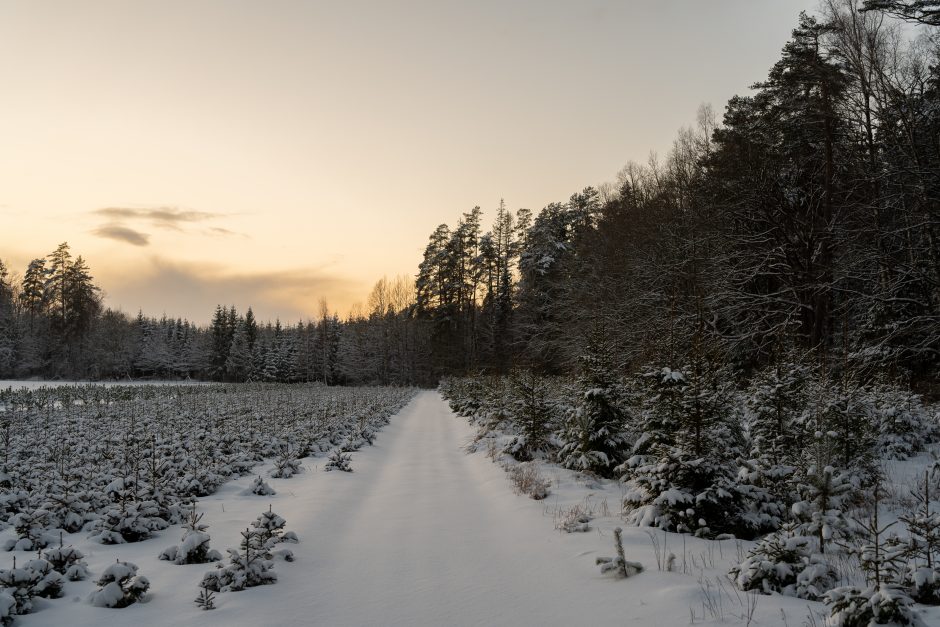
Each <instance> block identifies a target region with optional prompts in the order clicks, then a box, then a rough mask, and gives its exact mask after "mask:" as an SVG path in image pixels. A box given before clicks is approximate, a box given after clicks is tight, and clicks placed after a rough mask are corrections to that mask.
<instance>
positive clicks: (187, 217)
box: [92, 207, 224, 231]
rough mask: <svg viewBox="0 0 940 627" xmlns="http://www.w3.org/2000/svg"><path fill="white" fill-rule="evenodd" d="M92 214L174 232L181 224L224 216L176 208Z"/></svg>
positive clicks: (108, 210)
mask: <svg viewBox="0 0 940 627" xmlns="http://www.w3.org/2000/svg"><path fill="white" fill-rule="evenodd" d="M92 213H93V214H95V215H99V216H103V217H105V218H108V219H110V220H145V221H147V222H150V223H151V224H152V225H154V226H157V227H160V228H164V229H172V230H175V231H179V230H181V227H180V225H181V224H192V223H194V222H205V221H206V220H212V219H214V218H220V217H223V216H224V214H221V213H211V212H208V211H194V210H192V209H180V208H178V207H150V208H148V209H136V208H133V207H103V208H101V209H95V210H94V211H92Z"/></svg>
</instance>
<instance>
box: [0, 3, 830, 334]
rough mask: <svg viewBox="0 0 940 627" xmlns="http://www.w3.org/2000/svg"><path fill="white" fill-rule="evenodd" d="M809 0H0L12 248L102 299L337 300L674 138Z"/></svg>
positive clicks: (0, 190) (154, 307) (782, 34)
mask: <svg viewBox="0 0 940 627" xmlns="http://www.w3.org/2000/svg"><path fill="white" fill-rule="evenodd" d="M815 6H816V2H815V0H812V1H804V0H709V1H707V2H705V1H702V0H620V1H617V2H610V1H601V0H571V1H566V2H561V1H554V0H499V1H491V0H474V1H473V2H463V1H461V2H453V1H448V0H436V1H431V0H429V1H426V2H415V1H410V0H399V1H396V2H387V1H385V0H371V1H356V0H347V1H344V2H335V1H330V2H314V1H308V2H294V1H286V0H269V1H265V2H257V1H242V0H161V1H159V2H156V1H151V0H135V1H134V2H126V1H125V0H114V1H110V0H107V1H106V0H84V1H82V2H74V1H72V0H62V1H58V2H51V1H47V0H0V259H3V260H5V261H6V262H7V263H8V265H9V266H11V268H12V269H14V270H16V271H18V272H20V273H22V271H23V270H24V269H25V266H26V264H27V263H28V261H29V260H30V259H32V258H34V257H40V256H43V255H46V254H48V253H50V252H52V251H53V250H54V249H55V247H56V246H57V245H58V244H59V243H60V242H62V241H68V242H69V244H70V246H71V248H72V251H73V254H76V255H77V254H80V255H82V256H83V257H84V258H85V260H86V261H87V262H88V264H89V265H90V267H91V269H92V273H93V274H94V276H95V279H96V281H97V282H98V284H99V285H101V287H102V288H103V291H104V294H105V301H106V304H108V305H109V306H112V307H115V308H120V309H122V310H124V311H127V312H131V313H136V312H137V310H138V309H142V310H143V311H144V312H145V313H146V314H149V315H156V316H159V315H161V314H164V313H166V314H167V315H170V316H173V317H177V316H180V317H186V318H189V319H190V320H194V321H198V322H205V321H207V320H208V319H209V317H210V316H211V314H212V310H213V309H214V307H215V305H216V304H217V303H229V304H234V305H236V306H237V307H238V308H239V310H240V311H241V310H244V309H245V308H246V307H247V306H249V305H251V306H252V307H253V309H254V311H255V312H256V314H257V315H258V316H259V318H261V319H263V320H264V319H273V318H275V317H280V318H281V319H282V320H290V321H293V320H298V319H302V318H303V319H306V318H308V317H312V316H314V315H315V314H316V312H317V309H318V301H319V300H320V299H321V298H325V299H326V300H327V302H328V303H329V305H330V307H331V309H333V310H337V311H339V312H340V313H344V312H346V311H348V310H349V308H350V306H351V305H352V304H353V303H355V302H357V301H358V302H364V301H365V300H366V298H367V295H368V292H369V290H370V289H371V286H372V285H373V284H374V283H375V281H376V280H378V279H379V278H381V277H382V276H389V277H393V276H397V275H402V274H407V275H413V274H414V273H415V272H416V268H417V264H418V263H419V261H420V260H421V254H422V251H423V249H424V246H425V245H426V243H427V238H428V236H429V235H430V233H431V231H433V230H434V228H435V227H436V226H437V225H438V224H441V223H448V224H451V225H453V224H455V223H456V221H457V219H458V218H459V217H460V214H461V213H462V212H465V211H469V210H470V209H471V208H472V207H474V206H475V205H479V206H481V207H482V208H483V210H484V212H485V216H488V217H492V215H493V213H494V212H495V209H496V207H497V206H498V205H499V202H500V199H501V198H502V199H505V201H506V203H507V206H508V207H509V208H510V209H513V210H515V209H518V208H520V207H527V208H530V209H532V210H534V211H537V210H538V209H540V208H541V207H543V206H545V205H546V204H548V203H550V202H553V201H564V200H565V199H567V198H568V197H569V196H570V195H571V194H572V193H574V192H576V191H578V190H580V189H581V188H583V187H585V186H587V185H598V184H600V183H603V182H604V181H610V180H613V179H614V178H615V176H616V173H617V171H618V170H619V169H620V168H621V167H622V166H623V165H624V164H625V163H627V162H628V161H630V160H634V161H646V159H647V157H648V155H649V153H650V151H651V150H654V151H656V152H658V153H660V154H665V153H666V152H667V151H668V149H669V146H670V144H671V142H672V140H673V138H674V137H675V134H676V132H677V130H678V129H679V128H680V127H682V126H685V125H689V124H692V123H693V122H694V121H695V113H696V110H697V108H698V107H699V105H700V104H702V103H711V104H712V105H713V106H714V107H715V109H716V111H718V112H719V113H720V112H721V111H722V110H723V108H724V105H725V103H726V102H727V100H728V99H729V98H730V97H731V96H733V95H735V94H742V93H747V91H748V87H749V86H750V85H751V84H753V83H754V82H756V81H759V80H762V79H763V78H765V77H766V74H767V71H768V70H769V69H770V67H771V66H772V65H773V63H774V62H775V61H776V60H777V58H778V57H779V53H780V50H781V48H782V47H783V45H784V44H785V43H786V41H787V39H788V37H789V34H790V31H791V30H792V28H793V27H794V26H795V24H796V21H797V16H798V14H799V12H800V10H803V9H805V10H810V11H811V10H812V9H814V8H815Z"/></svg>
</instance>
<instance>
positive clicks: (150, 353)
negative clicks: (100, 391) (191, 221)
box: [0, 243, 431, 384]
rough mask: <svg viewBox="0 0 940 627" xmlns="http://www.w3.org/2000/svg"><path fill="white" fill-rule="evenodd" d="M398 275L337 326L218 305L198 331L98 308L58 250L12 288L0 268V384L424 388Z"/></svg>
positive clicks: (408, 288)
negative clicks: (264, 317)
mask: <svg viewBox="0 0 940 627" xmlns="http://www.w3.org/2000/svg"><path fill="white" fill-rule="evenodd" d="M413 293H414V288H413V282H412V281H410V280H409V279H405V278H400V279H397V280H392V281H389V280H387V279H382V280H380V281H379V282H378V283H376V285H375V287H374V289H373V290H372V293H371V294H370V297H369V307H370V309H369V313H368V314H364V313H361V312H355V313H353V314H351V315H350V316H348V317H347V318H346V319H345V320H340V318H339V316H338V315H337V314H336V313H335V312H331V311H330V310H329V307H328V306H327V304H326V302H325V301H321V303H320V311H319V314H318V317H317V319H316V320H307V321H300V322H297V323H296V324H294V325H282V324H281V322H280V321H279V320H278V321H275V322H274V323H273V324H271V323H270V322H268V323H259V322H258V320H257V319H256V318H255V315H254V312H253V311H252V310H251V308H250V307H249V308H248V309H247V310H245V312H244V313H239V312H238V311H237V310H236V308H235V306H234V305H233V306H221V305H220V306H218V307H217V308H216V310H215V314H214V315H213V317H212V321H211V323H210V324H209V325H197V324H194V323H192V322H189V321H187V320H183V319H179V318H175V319H174V318H167V317H166V316H163V317H161V318H159V319H158V318H150V317H145V316H144V315H143V314H142V313H138V315H137V316H136V317H134V316H128V315H127V314H125V313H123V312H120V311H115V310H112V309H107V308H104V307H103V305H102V298H101V290H100V288H99V287H98V286H96V285H95V283H94V281H93V278H92V276H91V274H90V270H89V268H88V266H87V264H86V263H85V261H84V260H83V259H82V258H81V257H77V258H75V259H73V258H72V255H71V251H70V248H69V246H68V244H67V243H63V244H61V245H60V246H59V247H58V248H56V250H55V252H53V253H51V254H50V255H48V256H46V257H42V258H38V259H35V260H33V261H32V262H30V264H29V266H28V267H27V269H26V271H25V273H24V274H23V275H22V279H20V280H18V281H14V279H13V277H12V275H11V274H10V272H9V270H8V269H7V267H6V266H5V264H3V263H2V262H0V378H11V377H17V378H23V377H42V378H82V379H84V378H89V379H126V378H146V379H187V378H192V379H204V380H215V381H233V382H240V381H281V382H311V381H320V382H324V383H327V384H347V383H384V384H390V383H412V382H417V381H425V382H427V381H430V380H431V373H430V372H427V371H422V369H421V368H422V366H421V364H420V363H419V359H418V355H419V353H418V349H419V344H418V342H417V337H416V335H415V327H414V325H407V324H406V321H407V317H408V313H409V312H410V309H411V307H412V303H413V301H414V298H413Z"/></svg>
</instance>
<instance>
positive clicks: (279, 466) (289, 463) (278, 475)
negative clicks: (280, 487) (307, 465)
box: [271, 447, 303, 479]
mask: <svg viewBox="0 0 940 627" xmlns="http://www.w3.org/2000/svg"><path fill="white" fill-rule="evenodd" d="M302 470H303V465H302V464H301V462H300V460H299V459H297V457H296V456H295V455H294V453H293V452H292V451H291V449H290V448H289V447H285V448H284V451H283V452H282V453H281V455H279V456H278V457H277V459H275V460H274V469H273V470H272V471H271V476H272V477H274V478H275V479H290V478H291V477H293V476H294V475H296V474H297V473H299V472H301V471H302Z"/></svg>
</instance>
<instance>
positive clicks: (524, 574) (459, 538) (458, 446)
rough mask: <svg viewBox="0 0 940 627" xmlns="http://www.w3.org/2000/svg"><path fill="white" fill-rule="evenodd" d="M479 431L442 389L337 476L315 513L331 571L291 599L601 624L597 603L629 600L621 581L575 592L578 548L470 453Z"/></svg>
mask: <svg viewBox="0 0 940 627" xmlns="http://www.w3.org/2000/svg"><path fill="white" fill-rule="evenodd" d="M471 436H472V430H471V429H470V427H469V426H468V425H467V424H466V422H465V421H463V420H460V419H457V418H455V417H454V416H453V414H451V412H450V410H449V409H448V408H447V406H446V404H445V403H444V401H443V400H441V398H440V396H439V395H438V394H436V393H433V392H425V393H422V394H421V395H419V396H418V398H417V399H416V400H415V401H414V402H413V403H412V404H411V405H409V406H408V407H407V408H405V410H404V411H402V412H401V413H400V414H399V415H398V416H397V417H396V418H395V419H393V421H392V424H391V425H390V426H389V427H387V428H386V429H384V430H383V432H382V434H381V436H380V438H379V439H378V440H377V441H376V446H375V447H374V448H372V449H369V450H364V451H363V452H362V453H361V454H359V455H358V459H357V462H356V463H355V468H356V470H355V474H354V475H352V476H343V477H329V479H331V480H333V479H335V480H336V483H339V482H340V481H343V482H346V483H348V487H346V488H345V489H344V490H343V492H342V494H337V495H334V498H333V499H331V501H330V503H329V505H328V506H324V507H318V508H317V509H318V511H317V512H316V513H315V514H314V519H315V522H314V524H313V527H315V528H316V529H317V530H318V531H317V534H316V537H317V540H316V542H317V544H318V546H317V547H316V548H315V549H314V551H313V554H312V556H311V558H312V569H313V570H314V571H315V572H316V573H318V574H319V576H316V577H312V578H311V580H310V582H309V583H310V586H309V588H305V587H301V588H298V589H297V590H296V591H295V592H293V593H292V594H291V596H290V598H285V599H284V604H285V605H287V606H289V607H291V608H295V607H304V608H306V609H305V610H304V612H303V614H302V615H298V618H300V616H306V617H308V618H310V619H311V620H312V621H313V622H315V623H316V624H322V625H575V624H591V623H593V620H591V618H590V617H589V616H590V612H587V613H586V611H585V610H586V608H590V607H592V606H594V607H598V605H597V604H601V605H600V607H603V605H604V604H611V603H614V604H617V596H618V595H622V594H623V591H624V589H623V587H622V586H620V587H616V588H615V587H614V586H616V582H611V581H607V580H602V581H595V582H591V585H592V587H593V588H595V589H594V590H593V591H592V592H591V594H590V598H586V597H585V592H586V590H585V589H578V590H574V589H572V585H571V584H572V574H573V573H571V572H570V569H568V568H567V565H566V562H568V561H570V560H571V559H572V558H574V557H576V556H573V555H571V554H570V551H566V550H565V549H564V548H563V547H562V546H561V545H560V544H561V543H560V542H559V541H560V540H561V539H562V538H560V537H558V534H557V532H555V531H553V530H552V528H551V521H550V520H546V519H545V517H544V516H543V515H542V513H541V510H540V508H535V509H534V508H533V507H531V505H533V503H532V502H531V501H528V500H527V499H524V498H520V497H518V496H516V495H514V494H513V493H512V492H511V490H510V488H509V484H508V482H507V480H506V477H505V474H504V472H503V471H502V470H500V469H499V468H498V467H497V466H496V465H495V464H492V463H491V462H490V461H489V460H487V459H486V458H485V457H483V456H481V455H474V456H468V455H467V454H465V453H464V452H463V450H462V448H463V446H464V445H465V444H466V443H467V442H469V440H470V438H471ZM324 505H325V504H324ZM307 537H308V538H309V539H312V537H311V536H310V535H308V536H307ZM580 561H582V562H585V561H586V560H585V558H584V557H581V560H580ZM591 579H594V577H593V576H591ZM611 584H613V586H612V585H611ZM278 585H280V584H278ZM578 588H581V586H578ZM588 590H590V588H589V589H588ZM619 605H620V606H621V608H623V604H622V603H620V604H619ZM607 609H608V610H609V609H610V608H607ZM603 613H604V614H607V613H608V612H603ZM623 618H626V617H623Z"/></svg>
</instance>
